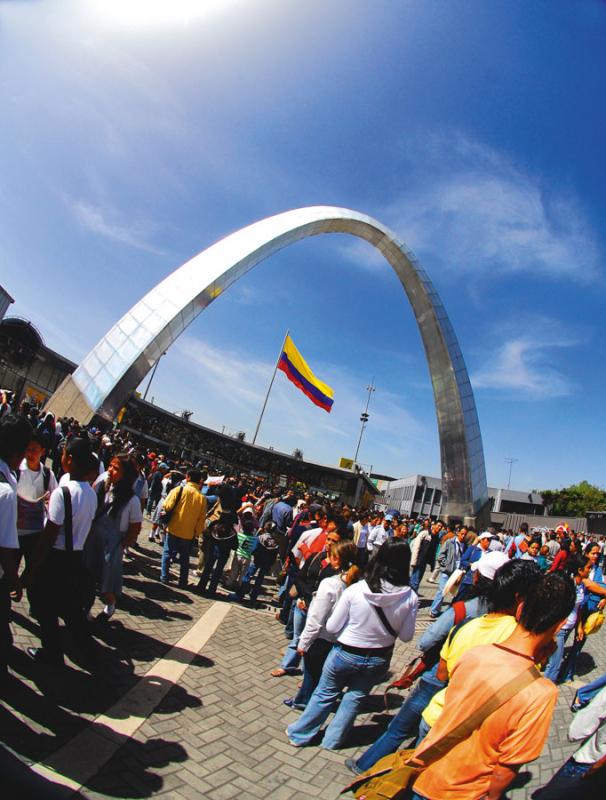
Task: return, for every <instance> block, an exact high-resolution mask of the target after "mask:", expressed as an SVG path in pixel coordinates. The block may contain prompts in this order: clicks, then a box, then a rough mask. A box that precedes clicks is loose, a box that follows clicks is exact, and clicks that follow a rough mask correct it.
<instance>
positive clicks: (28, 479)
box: [17, 459, 57, 536]
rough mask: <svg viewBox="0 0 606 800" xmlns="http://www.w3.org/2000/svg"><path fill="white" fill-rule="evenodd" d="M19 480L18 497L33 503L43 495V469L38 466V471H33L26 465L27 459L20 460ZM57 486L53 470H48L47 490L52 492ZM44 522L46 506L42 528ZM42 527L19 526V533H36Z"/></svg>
mask: <svg viewBox="0 0 606 800" xmlns="http://www.w3.org/2000/svg"><path fill="white" fill-rule="evenodd" d="M19 471H20V474H19V482H18V484H17V494H18V495H19V497H21V498H23V499H24V500H27V501H28V502H30V503H35V502H36V501H39V500H40V498H41V497H42V496H43V495H44V493H45V492H44V469H43V468H42V466H40V469H39V470H38V472H34V470H32V469H30V468H29V467H28V466H27V461H26V460H25V459H23V461H22V462H21V466H20V467H19ZM56 488H57V479H56V478H55V474H54V472H53V471H52V470H51V471H50V476H49V482H48V491H49V492H53V491H54V490H55V489H56ZM45 522H46V508H45V509H44V517H43V522H42V528H43V527H44V523H45ZM42 528H33V529H29V528H19V529H18V530H19V535H20V536H22V535H25V534H28V533H36V532H37V531H40V530H42Z"/></svg>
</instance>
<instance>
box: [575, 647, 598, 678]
mask: <svg viewBox="0 0 606 800" xmlns="http://www.w3.org/2000/svg"><path fill="white" fill-rule="evenodd" d="M595 668H596V663H595V660H594V658H593V656H592V655H591V653H587V652H585V651H584V650H583V651H582V652H581V653H579V655H578V657H577V662H576V664H575V672H576V673H577V675H588V674H589V673H590V672H593V670H594V669H595Z"/></svg>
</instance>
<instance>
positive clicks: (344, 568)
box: [331, 539, 360, 586]
mask: <svg viewBox="0 0 606 800" xmlns="http://www.w3.org/2000/svg"><path fill="white" fill-rule="evenodd" d="M331 553H332V555H334V556H336V557H337V558H338V559H339V569H340V571H341V574H342V576H343V580H344V582H345V585H346V586H351V584H352V583H355V582H356V581H357V580H359V579H360V568H359V567H358V566H357V565H356V563H355V561H356V556H357V554H358V548H357V547H356V546H355V544H354V543H353V542H352V541H351V539H346V540H345V541H342V542H337V543H336V544H334V545H333V546H332V548H331Z"/></svg>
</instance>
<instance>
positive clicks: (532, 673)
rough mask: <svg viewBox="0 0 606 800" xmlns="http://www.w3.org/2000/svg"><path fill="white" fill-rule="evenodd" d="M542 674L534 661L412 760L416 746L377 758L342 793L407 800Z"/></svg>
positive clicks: (366, 798) (377, 799)
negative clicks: (433, 767) (434, 767)
mask: <svg viewBox="0 0 606 800" xmlns="http://www.w3.org/2000/svg"><path fill="white" fill-rule="evenodd" d="M539 677H540V672H539V671H538V670H537V668H536V666H535V665H534V664H533V665H532V666H531V667H529V668H528V669H525V670H524V671H523V672H522V673H521V674H520V675H516V677H515V678H512V680H510V681H509V683H506V684H505V685H504V686H502V687H501V688H500V689H498V690H497V691H496V692H495V693H494V694H493V695H492V697H490V698H489V699H488V700H487V701H486V702H485V703H484V704H483V705H482V707H481V708H478V709H477V710H476V711H474V712H473V714H471V715H470V716H469V717H467V719H465V720H463V722H461V723H459V725H457V726H456V727H455V728H453V730H451V731H450V732H449V733H447V734H446V735H445V736H443V737H442V738H441V739H438V740H437V742H434V744H432V745H431V746H430V747H428V748H427V750H425V751H424V752H423V753H422V754H421V755H420V756H416V757H415V762H416V763H414V762H413V763H411V761H412V756H413V755H414V752H415V750H414V749H408V750H399V751H397V752H396V753H391V754H390V755H388V756H385V757H384V758H382V759H380V760H379V761H377V763H376V764H375V765H374V766H373V767H371V768H370V769H369V770H367V771H366V772H364V773H363V774H362V775H359V776H358V777H357V778H356V779H355V780H354V781H352V783H350V784H349V786H347V787H345V789H343V790H342V791H341V794H345V793H346V792H353V794H354V797H356V798H357V800H405V798H406V797H408V796H409V791H410V789H412V786H413V784H414V783H415V781H416V780H417V778H418V777H419V775H420V774H421V773H422V772H423V770H424V769H426V768H427V767H428V766H429V765H430V764H432V763H433V762H434V761H437V760H438V759H439V758H441V757H442V756H443V755H445V754H446V753H448V752H449V751H450V750H452V748H453V747H455V746H456V745H457V744H460V743H461V742H462V741H464V740H465V739H467V738H468V737H469V736H470V735H471V734H472V733H473V731H474V730H476V729H477V728H479V727H480V726H481V725H482V723H483V722H484V720H486V719H487V718H488V717H489V716H490V715H491V714H492V713H494V712H495V711H496V710H497V709H499V708H500V707H501V706H502V705H504V704H505V703H506V702H507V701H508V700H511V698H512V697H514V696H515V695H516V694H518V692H520V691H522V689H524V688H526V686H529V685H530V684H531V683H533V681H535V680H536V679H537V678H539Z"/></svg>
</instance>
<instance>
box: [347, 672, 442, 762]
mask: <svg viewBox="0 0 606 800" xmlns="http://www.w3.org/2000/svg"><path fill="white" fill-rule="evenodd" d="M445 685H446V684H445V683H443V682H442V681H437V680H436V679H434V680H427V679H425V678H421V679H420V680H419V682H418V683H417V685H416V686H415V687H414V689H413V690H412V691H411V692H410V693H409V694H408V697H407V698H406V700H405V701H404V703H403V704H402V705H401V706H400V709H399V711H398V713H397V714H396V715H395V717H394V718H393V719H392V721H391V722H390V723H389V727H388V728H387V730H386V731H385V733H384V734H383V735H382V736H379V738H378V739H377V741H376V742H375V743H374V744H372V745H371V746H370V747H369V748H368V750H367V751H366V752H365V753H362V755H361V756H360V758H358V760H357V761H356V767H358V768H359V770H360V772H366V770H367V769H370V768H371V767H372V766H374V765H375V764H376V763H377V761H378V760H379V759H380V758H383V757H384V756H388V755H389V754H390V753H395V752H396V750H397V749H398V748H399V747H400V745H401V744H402V742H403V741H404V740H405V739H409V738H410V737H411V736H416V735H417V731H418V729H419V722H420V721H421V713H422V712H423V710H424V709H425V707H426V705H427V704H428V703H429V701H430V700H431V698H432V697H433V696H434V694H436V693H437V692H439V691H440V689H442V688H443V687H444V686H445Z"/></svg>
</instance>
